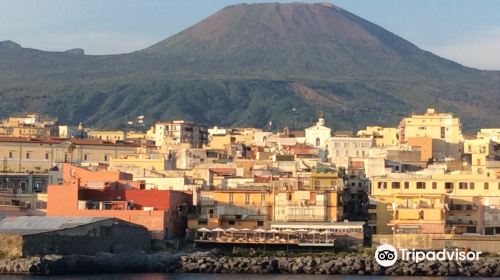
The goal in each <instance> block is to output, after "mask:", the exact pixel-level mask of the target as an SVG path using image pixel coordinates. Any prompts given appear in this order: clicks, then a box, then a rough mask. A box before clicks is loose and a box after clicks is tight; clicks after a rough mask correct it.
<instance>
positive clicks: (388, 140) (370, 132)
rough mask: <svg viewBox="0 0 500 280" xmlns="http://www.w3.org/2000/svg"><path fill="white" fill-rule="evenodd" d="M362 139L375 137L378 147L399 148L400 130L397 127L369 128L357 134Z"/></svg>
mask: <svg viewBox="0 0 500 280" xmlns="http://www.w3.org/2000/svg"><path fill="white" fill-rule="evenodd" d="M357 135H358V136H360V137H373V139H374V140H375V141H374V142H375V146H376V147H395V146H398V144H399V141H398V129H397V128H395V127H380V126H367V127H366V129H363V130H360V131H358V133H357Z"/></svg>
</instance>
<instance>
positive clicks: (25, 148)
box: [0, 137, 139, 173]
mask: <svg viewBox="0 0 500 280" xmlns="http://www.w3.org/2000/svg"><path fill="white" fill-rule="evenodd" d="M138 147H139V145H136V144H133V143H113V142H107V141H101V140H92V139H77V138H72V139H68V140H61V139H41V138H22V137H0V160H2V165H1V167H0V168H1V169H2V170H3V171H4V172H12V173H28V172H34V173H47V172H48V171H49V170H50V169H51V168H52V167H54V166H56V165H58V164H60V163H64V162H69V163H75V164H89V165H96V164H98V163H107V162H109V160H110V159H111V158H119V157H121V156H123V155H126V154H134V153H136V150H137V148H138Z"/></svg>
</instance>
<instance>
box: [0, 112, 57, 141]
mask: <svg viewBox="0 0 500 280" xmlns="http://www.w3.org/2000/svg"><path fill="white" fill-rule="evenodd" d="M57 135H58V127H57V119H51V118H42V117H40V116H39V115H37V114H27V115H23V116H19V117H9V118H7V119H4V120H2V121H1V122H0V136H10V137H50V136H57Z"/></svg>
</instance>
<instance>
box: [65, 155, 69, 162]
mask: <svg viewBox="0 0 500 280" xmlns="http://www.w3.org/2000/svg"><path fill="white" fill-rule="evenodd" d="M64 162H68V154H64Z"/></svg>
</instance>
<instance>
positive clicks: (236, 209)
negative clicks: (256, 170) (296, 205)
mask: <svg viewBox="0 0 500 280" xmlns="http://www.w3.org/2000/svg"><path fill="white" fill-rule="evenodd" d="M272 205H273V192H272V191H270V190H269V189H265V188H262V189H247V190H246V189H233V190H212V191H209V190H202V191H200V192H199V194H198V213H197V214H196V215H193V216H191V217H190V218H189V220H188V228H189V229H197V228H201V227H208V228H216V227H221V228H230V227H233V228H240V229H241V228H248V229H256V228H259V227H269V224H268V222H269V221H271V220H272V216H273V207H272Z"/></svg>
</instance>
